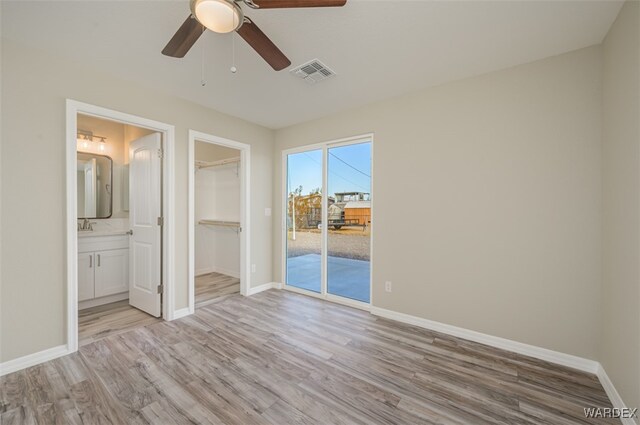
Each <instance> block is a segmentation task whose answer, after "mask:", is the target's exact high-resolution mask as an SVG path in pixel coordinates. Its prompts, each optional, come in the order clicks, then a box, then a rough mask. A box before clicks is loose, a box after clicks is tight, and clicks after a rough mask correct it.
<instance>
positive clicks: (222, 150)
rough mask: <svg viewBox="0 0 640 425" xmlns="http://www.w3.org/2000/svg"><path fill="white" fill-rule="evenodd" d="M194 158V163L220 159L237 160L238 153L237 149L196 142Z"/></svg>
mask: <svg viewBox="0 0 640 425" xmlns="http://www.w3.org/2000/svg"><path fill="white" fill-rule="evenodd" d="M194 157H195V160H196V161H207V162H213V161H220V160H222V159H229V158H239V157H240V151H239V150H238V149H233V148H228V147H226V146H220V145H214V144H212V143H206V142H198V141H197V140H196V143H195V152H194Z"/></svg>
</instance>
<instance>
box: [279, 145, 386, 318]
mask: <svg viewBox="0 0 640 425" xmlns="http://www.w3.org/2000/svg"><path fill="white" fill-rule="evenodd" d="M373 139H374V135H373V133H368V134H361V135H357V136H352V137H346V138H342V139H336V140H329V141H326V142H320V143H314V144H310V145H305V146H299V147H295V148H290V149H285V150H283V151H282V160H281V165H282V173H281V174H282V182H281V185H282V199H281V202H282V223H281V226H282V232H281V237H282V248H281V250H282V262H281V267H282V271H281V273H282V274H281V276H282V288H283V289H285V290H287V291H291V292H296V293H299V294H303V295H308V296H311V297H315V298H321V299H324V300H327V301H331V302H334V303H337V304H344V305H348V306H350V307H355V308H359V309H361V310H367V311H369V310H370V309H371V306H372V305H373V233H374V230H373V227H374V214H375V212H374V211H375V208H374V205H373V202H374V201H373V200H374V196H373V193H374V182H373V167H374V158H375V157H374V145H375V144H374V140H373ZM359 143H371V171H372V172H371V189H370V190H371V194H370V199H371V235H370V236H369V237H370V241H369V243H370V245H369V302H368V303H365V302H362V301H358V300H353V299H350V298H346V297H341V296H339V295H334V294H330V293H329V292H328V261H327V253H328V239H329V238H328V236H329V226H327V225H326V222H327V220H326V219H327V217H328V209H329V197H328V193H327V187H328V180H329V178H328V173H329V164H328V161H327V159H328V152H329V149H331V148H336V147H340V146H349V145H357V144H359ZM313 150H322V223H323V226H322V232H321V235H322V238H321V240H322V242H321V261H320V264H321V271H320V273H321V282H320V293H317V292H314V291H310V290H307V289H301V288H298V287H295V286H291V285H288V284H287V234H288V230H289V229H288V228H287V217H288V213H289V211H288V207H289V203H288V200H289V191H288V185H287V181H288V180H287V177H288V171H289V170H288V168H289V167H288V156H289V155H292V154H297V153H303V152H309V151H313Z"/></svg>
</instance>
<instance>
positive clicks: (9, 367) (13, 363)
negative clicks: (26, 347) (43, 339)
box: [0, 345, 70, 376]
mask: <svg viewBox="0 0 640 425" xmlns="http://www.w3.org/2000/svg"><path fill="white" fill-rule="evenodd" d="M67 354H70V351H69V348H68V347H67V346H66V345H58V346H57V347H52V348H47V349H46V350H42V351H39V352H37V353H33V354H28V355H26V356H22V357H18V358H17V359H13V360H9V361H7V362H4V363H0V376H4V375H7V374H9V373H13V372H17V371H19V370H22V369H26V368H28V367H31V366H35V365H38V364H40V363H44V362H46V361H49V360H53V359H57V358H58V357H62V356H66V355H67Z"/></svg>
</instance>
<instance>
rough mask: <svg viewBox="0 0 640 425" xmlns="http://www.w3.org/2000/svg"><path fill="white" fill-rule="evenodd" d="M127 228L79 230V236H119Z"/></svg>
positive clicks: (124, 233)
mask: <svg viewBox="0 0 640 425" xmlns="http://www.w3.org/2000/svg"><path fill="white" fill-rule="evenodd" d="M128 231H129V230H127V229H117V230H116V229H100V230H79V231H78V237H79V238H88V237H94V236H119V235H126V234H127V232H128Z"/></svg>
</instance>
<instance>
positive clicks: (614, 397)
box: [597, 363, 638, 425]
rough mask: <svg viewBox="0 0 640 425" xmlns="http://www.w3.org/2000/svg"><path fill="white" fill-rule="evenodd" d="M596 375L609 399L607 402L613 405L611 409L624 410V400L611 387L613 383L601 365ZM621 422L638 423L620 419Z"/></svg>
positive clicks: (631, 424) (614, 388)
mask: <svg viewBox="0 0 640 425" xmlns="http://www.w3.org/2000/svg"><path fill="white" fill-rule="evenodd" d="M597 375H598V379H599V380H600V383H601V384H602V387H603V388H604V391H605V392H606V393H607V396H608V397H609V400H611V404H613V407H615V408H617V409H621V410H624V409H626V408H627V406H626V404H625V403H624V400H622V397H620V394H619V393H618V390H616V387H614V386H613V382H611V379H609V375H607V372H605V370H604V367H602V365H601V364H599V363H598V372H597ZM621 421H622V423H623V424H624V425H638V422H636V421H635V420H634V419H631V418H621Z"/></svg>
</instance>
